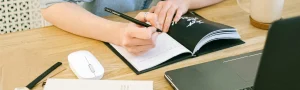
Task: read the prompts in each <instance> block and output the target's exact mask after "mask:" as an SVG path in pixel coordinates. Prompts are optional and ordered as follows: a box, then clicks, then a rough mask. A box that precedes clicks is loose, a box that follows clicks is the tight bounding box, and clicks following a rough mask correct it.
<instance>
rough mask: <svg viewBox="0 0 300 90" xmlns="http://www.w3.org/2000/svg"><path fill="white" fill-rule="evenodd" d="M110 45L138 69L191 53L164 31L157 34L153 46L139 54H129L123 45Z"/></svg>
mask: <svg viewBox="0 0 300 90" xmlns="http://www.w3.org/2000/svg"><path fill="white" fill-rule="evenodd" d="M111 45H112V46H113V47H114V48H115V49H116V50H117V51H118V52H119V53H120V54H121V55H122V56H123V57H124V58H125V59H127V60H128V62H129V63H131V64H132V65H133V66H134V67H135V68H136V69H137V70H138V71H142V70H145V69H148V68H151V67H154V66H156V65H158V64H161V63H163V62H165V61H167V60H169V59H171V58H172V57H174V56H177V55H179V54H182V53H187V52H189V53H191V51H189V50H188V49H187V48H185V47H184V46H182V45H181V44H180V43H178V42H177V41H176V40H174V39H173V38H172V37H171V36H169V35H168V34H166V33H161V34H160V35H158V37H157V40H156V46H155V48H153V49H151V50H149V51H148V52H146V53H145V54H143V55H140V56H135V55H132V54H130V53H129V52H127V51H126V49H124V48H123V47H120V46H117V45H113V44H111Z"/></svg>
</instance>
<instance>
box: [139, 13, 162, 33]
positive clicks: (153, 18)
mask: <svg viewBox="0 0 300 90" xmlns="http://www.w3.org/2000/svg"><path fill="white" fill-rule="evenodd" d="M145 14H146V12H140V13H139V14H138V15H137V16H136V17H135V19H137V20H140V21H142V22H149V23H150V24H151V25H152V26H154V27H156V28H159V29H161V28H162V25H160V24H159V23H158V18H157V15H156V14H154V13H149V12H148V14H147V15H145Z"/></svg>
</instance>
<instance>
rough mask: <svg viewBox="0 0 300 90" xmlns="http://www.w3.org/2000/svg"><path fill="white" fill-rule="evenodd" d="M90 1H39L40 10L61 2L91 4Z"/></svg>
mask: <svg viewBox="0 0 300 90" xmlns="http://www.w3.org/2000/svg"><path fill="white" fill-rule="evenodd" d="M92 1H93V0H40V2H41V8H47V7H49V6H51V5H53V4H56V3H61V2H72V3H78V2H92Z"/></svg>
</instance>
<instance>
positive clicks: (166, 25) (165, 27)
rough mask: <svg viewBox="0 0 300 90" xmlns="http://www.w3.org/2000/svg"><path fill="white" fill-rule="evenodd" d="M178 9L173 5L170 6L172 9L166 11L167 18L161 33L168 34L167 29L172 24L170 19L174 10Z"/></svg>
mask: <svg viewBox="0 0 300 90" xmlns="http://www.w3.org/2000/svg"><path fill="white" fill-rule="evenodd" d="M177 9H178V7H177V6H175V5H172V7H171V8H170V9H169V10H168V12H167V16H166V20H165V22H164V24H163V31H164V32H168V30H169V28H170V25H171V23H172V19H173V17H174V14H175V12H176V10H177Z"/></svg>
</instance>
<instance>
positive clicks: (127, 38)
mask: <svg viewBox="0 0 300 90" xmlns="http://www.w3.org/2000/svg"><path fill="white" fill-rule="evenodd" d="M135 19H137V20H140V21H142V22H149V23H150V24H151V25H152V26H151V27H148V28H146V27H143V26H139V25H137V24H134V23H128V24H127V25H126V26H125V27H123V28H122V29H121V36H120V38H121V43H120V44H121V46H122V47H124V48H125V49H126V50H127V51H128V52H130V53H132V54H134V55H140V54H143V53H145V52H147V51H148V50H150V49H152V48H154V47H155V40H156V37H157V35H158V33H157V32H156V28H155V27H160V26H159V24H158V21H157V15H156V14H154V13H147V15H145V12H140V13H139V14H138V15H137V16H136V17H135Z"/></svg>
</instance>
